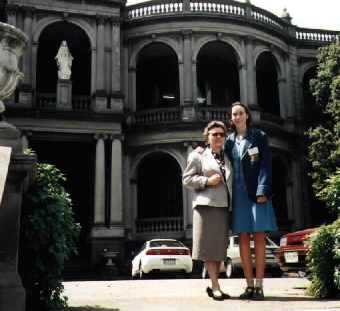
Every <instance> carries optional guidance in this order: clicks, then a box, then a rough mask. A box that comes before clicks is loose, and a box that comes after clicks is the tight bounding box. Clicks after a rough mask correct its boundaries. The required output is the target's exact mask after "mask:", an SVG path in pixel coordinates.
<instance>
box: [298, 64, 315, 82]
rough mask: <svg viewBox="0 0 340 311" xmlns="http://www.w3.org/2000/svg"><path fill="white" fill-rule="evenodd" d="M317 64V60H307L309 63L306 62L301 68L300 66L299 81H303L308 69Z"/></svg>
mask: <svg viewBox="0 0 340 311" xmlns="http://www.w3.org/2000/svg"><path fill="white" fill-rule="evenodd" d="M316 66H317V62H316V60H315V61H311V62H307V63H304V64H303V65H301V66H300V68H299V82H300V83H303V79H304V77H305V74H306V73H307V71H308V70H310V69H311V68H313V67H316Z"/></svg>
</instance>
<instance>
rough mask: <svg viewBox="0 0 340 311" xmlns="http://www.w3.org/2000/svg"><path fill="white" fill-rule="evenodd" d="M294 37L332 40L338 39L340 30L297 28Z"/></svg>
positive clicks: (323, 40)
mask: <svg viewBox="0 0 340 311" xmlns="http://www.w3.org/2000/svg"><path fill="white" fill-rule="evenodd" d="M296 39H298V40H303V41H318V42H334V41H336V40H337V39H338V40H339V39H340V32H336V31H327V30H319V29H316V30H314V29H305V28H298V29H297V30H296Z"/></svg>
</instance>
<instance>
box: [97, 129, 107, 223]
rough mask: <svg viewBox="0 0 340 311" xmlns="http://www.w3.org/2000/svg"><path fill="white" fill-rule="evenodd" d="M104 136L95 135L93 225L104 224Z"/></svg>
mask: <svg viewBox="0 0 340 311" xmlns="http://www.w3.org/2000/svg"><path fill="white" fill-rule="evenodd" d="M105 138H106V136H105V135H101V134H97V135H95V139H96V141H97V144H96V163H95V185H94V224H95V225H97V224H98V225H103V224H104V223H105Z"/></svg>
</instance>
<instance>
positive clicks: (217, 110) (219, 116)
mask: <svg viewBox="0 0 340 311" xmlns="http://www.w3.org/2000/svg"><path fill="white" fill-rule="evenodd" d="M228 110H229V109H228V108H226V107H200V108H199V109H198V118H199V120H201V121H205V122H208V121H212V120H221V121H227V120H228V117H227V115H228Z"/></svg>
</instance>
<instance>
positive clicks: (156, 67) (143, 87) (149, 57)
mask: <svg viewBox="0 0 340 311" xmlns="http://www.w3.org/2000/svg"><path fill="white" fill-rule="evenodd" d="M136 61H137V62H136V110H145V109H156V108H157V109H158V108H161V109H167V108H174V107H178V106H179V104H180V82H179V63H178V54H177V53H176V51H175V50H174V49H173V48H172V47H171V46H169V45H168V44H164V43H162V42H159V41H155V42H151V43H150V44H148V45H145V46H144V47H143V48H142V49H141V50H140V51H139V53H138V55H137V58H136Z"/></svg>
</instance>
